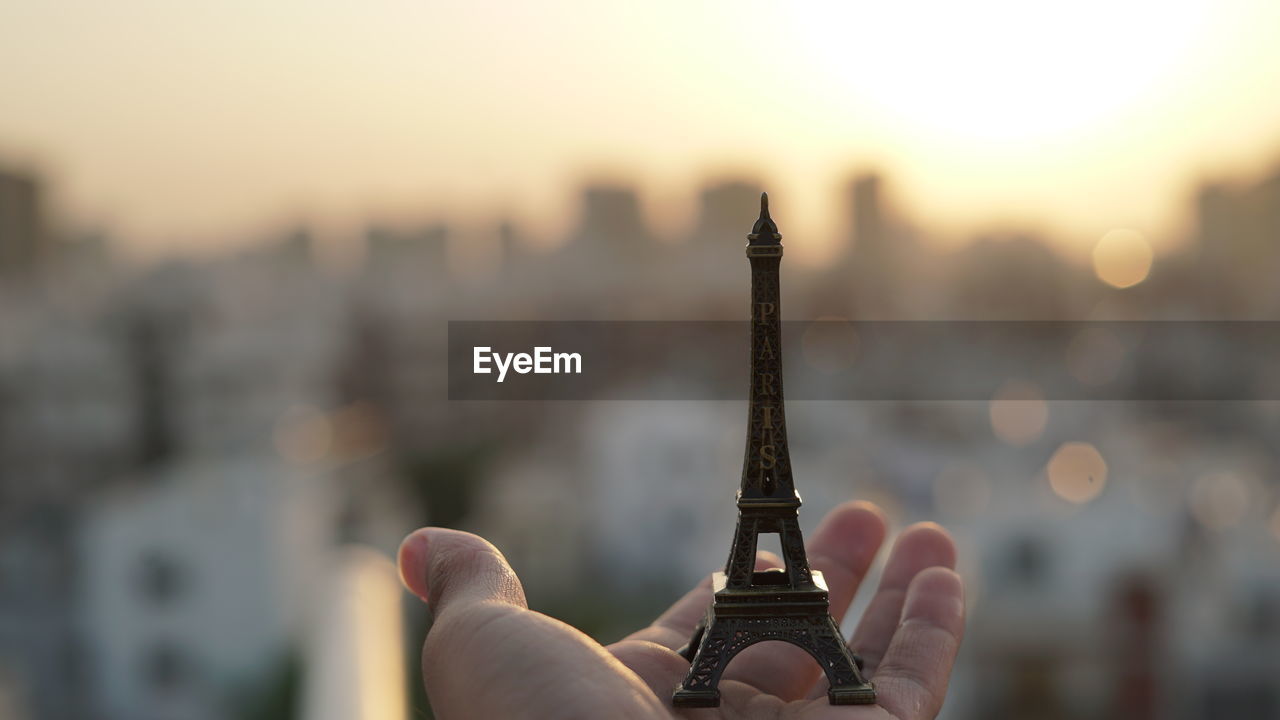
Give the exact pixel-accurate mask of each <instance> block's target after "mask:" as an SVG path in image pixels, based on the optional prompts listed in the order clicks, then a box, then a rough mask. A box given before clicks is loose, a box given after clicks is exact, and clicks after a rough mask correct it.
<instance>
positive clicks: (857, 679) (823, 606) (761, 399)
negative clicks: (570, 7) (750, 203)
mask: <svg viewBox="0 0 1280 720" xmlns="http://www.w3.org/2000/svg"><path fill="white" fill-rule="evenodd" d="M747 258H748V260H749V261H750V263H751V386H750V388H749V390H748V398H749V404H748V405H749V406H748V410H747V446H746V453H745V455H744V457H743V461H742V483H741V486H740V487H739V489H738V498H737V500H738V503H737V504H738V524H737V527H735V528H734V533H733V543H732V545H731V546H730V548H729V559H728V562H726V563H725V568H724V572H719V573H716V574H715V576H714V577H713V579H712V585H713V587H714V589H715V594H714V599H713V600H712V603H711V607H710V608H708V609H707V616H706V618H705V619H704V620H703V621H702V622H701V623H700V624H699V625H698V628H697V629H696V630H695V631H694V634H693V637H692V638H691V639H690V640H689V644H688V645H687V646H685V647H684V648H682V649H681V651H680V654H681V655H683V656H684V657H685V658H686V659H688V660H689V661H690V666H689V674H688V675H687V676H686V677H685V679H684V681H683V682H681V683H680V686H679V687H677V688H676V690H675V693H674V694H673V695H672V704H674V705H675V706H676V707H715V706H718V705H719V704H720V691H719V689H717V686H718V685H719V682H720V675H721V674H722V673H723V672H724V669H725V667H726V666H727V665H728V664H729V662H730V661H731V660H732V659H733V657H734V656H735V655H737V653H738V652H740V651H741V650H742V649H743V648H746V647H748V646H749V645H752V644H754V643H757V642H761V641H765V640H783V641H786V642H790V643H792V644H794V645H797V646H799V647H801V648H803V649H804V650H806V651H807V652H808V653H809V654H810V655H811V656H813V657H814V659H816V660H817V661H818V664H819V665H821V667H822V669H823V671H824V672H825V673H826V675H827V679H828V681H829V682H830V685H831V688H830V690H829V691H828V692H827V697H828V699H829V700H830V702H831V703H832V704H833V705H857V704H869V703H874V702H875V699H876V693H875V689H874V688H873V687H872V685H871V683H869V682H867V681H866V679H865V678H863V676H862V672H861V670H860V669H859V667H858V662H857V658H856V657H855V656H854V655H853V653H852V652H850V650H849V648H848V646H847V645H846V644H845V642H844V638H843V637H842V636H841V634H840V628H839V627H838V626H837V625H836V623H835V621H834V620H833V619H832V618H831V613H830V607H829V604H828V600H829V597H828V593H827V586H826V583H825V582H824V581H823V578H822V573H821V572H816V571H813V570H811V569H810V567H809V559H808V557H807V555H806V554H805V549H804V536H803V535H802V534H801V532H800V520H799V510H800V496H799V495H798V494H796V490H795V481H794V480H793V478H792V475H791V455H790V451H789V449H788V447H787V423H786V413H785V408H784V401H783V395H782V323H781V319H780V318H781V303H780V293H779V285H778V274H779V273H778V271H779V267H780V265H781V263H782V234H781V233H779V232H778V226H777V224H776V223H775V222H774V221H773V218H772V217H770V216H769V196H768V195H767V194H764V193H762V194H761V195H760V217H759V218H758V219H757V220H756V222H755V225H754V226H753V227H752V228H751V233H750V234H749V235H747ZM768 533H776V534H777V535H778V536H779V540H780V541H781V542H780V544H781V546H782V556H783V557H782V559H783V563H784V565H785V567H783V568H778V569H773V570H764V571H756V570H755V559H756V546H757V544H758V541H759V536H760V535H761V534H768Z"/></svg>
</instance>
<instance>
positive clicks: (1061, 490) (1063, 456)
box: [1046, 442, 1107, 505]
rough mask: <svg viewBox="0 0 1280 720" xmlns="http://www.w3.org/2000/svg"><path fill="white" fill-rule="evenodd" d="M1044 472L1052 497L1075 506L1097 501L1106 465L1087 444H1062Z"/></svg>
mask: <svg viewBox="0 0 1280 720" xmlns="http://www.w3.org/2000/svg"><path fill="white" fill-rule="evenodd" d="M1046 471H1047V474H1048V476H1049V486H1050V487H1051V488H1053V492H1054V494H1056V495H1057V496H1058V497H1060V498H1062V499H1063V500H1066V501H1068V502H1073V503H1076V504H1078V505H1079V504H1083V503H1087V502H1089V501H1090V500H1093V499H1094V498H1096V497H1098V495H1099V494H1100V493H1101V492H1102V490H1103V488H1105V487H1106V485H1107V463H1106V461H1105V460H1103V459H1102V454H1101V453H1099V452H1098V449H1097V448H1095V447H1094V446H1093V445H1090V444H1089V443H1084V442H1068V443H1063V444H1062V446H1061V447H1059V448H1058V450H1057V452H1055V453H1054V454H1053V457H1052V458H1050V459H1049V465H1048V467H1047V468H1046Z"/></svg>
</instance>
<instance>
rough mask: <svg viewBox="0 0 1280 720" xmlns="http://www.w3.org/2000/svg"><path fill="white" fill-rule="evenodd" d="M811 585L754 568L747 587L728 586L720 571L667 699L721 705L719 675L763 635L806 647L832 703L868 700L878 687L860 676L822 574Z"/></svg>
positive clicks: (687, 705) (695, 705)
mask: <svg viewBox="0 0 1280 720" xmlns="http://www.w3.org/2000/svg"><path fill="white" fill-rule="evenodd" d="M812 577H813V585H812V587H800V588H794V587H791V586H790V585H788V584H787V576H786V573H785V571H783V570H781V569H777V570H765V571H758V572H754V573H752V583H751V585H752V586H751V587H750V588H748V589H742V590H738V589H729V588H728V587H727V582H726V576H725V574H724V573H716V574H715V576H714V579H713V586H714V588H715V599H714V600H713V602H712V604H711V607H710V608H709V609H708V610H707V616H706V618H705V619H704V620H703V621H702V622H701V623H699V625H698V628H697V629H696V630H694V633H693V638H692V639H691V640H690V641H689V644H688V645H686V646H685V647H683V648H681V649H680V654H681V655H683V656H684V657H685V659H686V660H689V661H690V662H691V663H692V664H691V665H690V667H689V674H688V675H687V676H686V677H685V679H684V682H682V683H680V686H679V687H678V688H676V690H675V693H674V694H673V695H672V697H671V702H672V704H673V705H675V706H676V707H680V708H699V707H717V706H719V705H720V690H719V688H718V685H719V684H720V676H721V674H722V673H723V672H724V669H725V667H726V666H727V665H728V664H729V661H730V660H732V659H733V657H734V656H735V655H737V654H738V652H740V651H741V650H743V649H744V648H746V647H747V646H749V645H752V644H755V643H757V642H763V641H766V640H781V641H784V642H789V643H791V644H793V645H796V646H797V647H799V648H801V649H803V650H805V651H806V652H808V653H809V654H810V655H812V656H813V658H814V659H815V660H817V661H818V665H819V666H820V667H821V668H822V670H823V672H824V673H826V676H827V680H828V682H829V683H830V686H831V689H830V690H828V691H827V698H828V699H829V701H830V702H831V704H832V705H870V704H873V703H875V701H876V691H875V688H874V687H873V686H872V684H871V683H869V682H867V681H866V680H865V679H863V677H862V672H861V668H860V664H861V663H859V662H858V661H857V660H856V656H855V655H854V654H853V653H852V652H850V651H849V648H848V647H847V646H846V645H845V644H844V638H843V637H842V636H841V635H840V629H839V627H837V626H836V623H835V620H833V619H832V617H831V615H830V612H829V610H828V604H827V599H828V598H827V586H826V583H825V582H824V581H823V578H822V573H820V572H817V571H814V572H813V573H812Z"/></svg>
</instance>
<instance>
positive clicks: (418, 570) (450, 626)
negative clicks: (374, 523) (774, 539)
mask: <svg viewBox="0 0 1280 720" xmlns="http://www.w3.org/2000/svg"><path fill="white" fill-rule="evenodd" d="M885 533H886V525H885V520H884V516H883V514H882V513H881V512H880V510H879V509H878V508H876V507H875V506H874V505H870V504H868V503H848V504H845V505H842V506H840V507H839V508H837V509H835V510H834V511H832V512H831V513H830V514H829V515H828V516H827V517H826V518H825V519H824V520H823V522H822V524H821V525H820V526H819V528H818V530H817V531H816V532H815V533H814V534H813V536H812V537H811V538H810V542H809V547H808V556H809V560H810V564H811V565H812V566H813V568H814V569H815V570H820V571H822V572H823V573H824V574H825V576H826V580H827V584H828V586H829V588H830V591H831V614H832V615H833V616H834V617H835V618H836V620H837V621H840V620H841V619H842V617H843V615H844V613H845V611H846V610H847V609H848V607H849V603H850V601H851V600H852V598H853V595H854V593H855V592H856V591H857V589H858V585H859V584H860V583H861V581H862V578H863V577H864V576H865V575H866V573H867V569H868V568H869V567H870V566H871V563H872V560H873V559H874V558H875V555H876V552H877V551H878V550H879V548H880V545H881V543H883V541H884V537H885ZM955 556H956V552H955V545H954V544H953V543H952V541H951V538H950V537H949V536H948V535H947V534H946V532H945V531H943V530H942V529H941V528H940V527H938V526H936V525H933V524H930V523H923V524H919V525H913V526H911V527H909V528H907V529H906V530H905V531H903V533H902V534H901V535H900V536H899V537H898V540H897V542H896V543H895V544H894V547H893V550H892V551H891V552H890V554H889V559H888V561H887V564H886V565H885V569H884V573H883V575H882V577H881V580H880V585H879V587H878V588H877V589H876V593H875V596H874V597H873V598H872V600H871V603H870V605H869V606H868V608H867V612H866V614H865V615H864V616H863V618H862V620H861V622H860V623H859V624H858V627H857V629H856V630H855V631H854V633H853V636H852V637H851V639H850V642H849V644H850V646H851V647H852V648H853V650H854V652H857V653H858V654H859V655H861V656H862V658H863V660H864V662H865V671H866V674H867V675H868V676H870V678H871V680H872V681H873V682H874V683H875V685H876V691H877V699H878V703H877V704H876V705H864V706H849V705H846V706H833V705H830V704H828V702H827V696H826V685H825V682H826V681H825V680H823V679H822V678H821V677H820V675H821V673H820V671H819V668H818V666H817V664H816V663H814V662H813V660H812V658H810V657H809V655H808V654H807V653H805V652H804V651H803V650H801V649H800V648H797V647H794V646H792V645H788V644H785V643H777V642H768V643H760V644H757V645H753V646H751V647H749V648H746V649H745V650H743V651H742V652H741V653H739V654H738V656H737V657H736V658H735V659H734V660H733V662H732V663H731V664H730V665H729V667H728V668H727V669H726V670H725V673H724V676H723V678H722V680H721V682H720V692H721V703H720V707H718V708H705V709H675V708H672V706H671V692H672V690H674V689H675V687H676V685H677V684H679V682H680V680H681V679H682V678H683V677H684V675H685V673H687V672H688V670H689V663H688V661H686V660H685V659H684V658H682V657H681V656H680V655H678V654H677V653H676V649H677V648H679V647H680V646H681V645H683V644H684V643H686V642H687V641H688V640H689V636H690V634H691V633H692V632H693V628H694V626H695V625H696V624H697V622H698V620H700V619H701V618H702V616H703V613H705V612H706V609H707V606H708V605H709V604H710V602H711V585H710V580H709V579H708V580H706V581H704V582H703V583H701V584H700V585H699V586H698V587H696V588H694V589H693V590H691V591H690V592H689V593H688V594H687V595H685V596H684V597H683V598H681V599H680V600H679V601H677V602H676V603H675V604H674V605H672V606H671V608H670V609H668V610H667V611H666V612H665V613H663V614H662V615H661V616H660V617H659V618H658V619H657V620H655V621H654V622H653V624H652V625H650V626H648V627H646V628H644V629H643V630H640V631H638V632H635V633H633V634H632V635H630V636H628V637H627V638H625V639H623V640H621V641H619V642H616V643H613V644H612V645H608V646H603V645H600V644H599V643H597V642H596V641H595V640H592V639H591V638H590V637H588V636H587V635H585V634H584V633H582V632H581V631H579V630H577V629H576V628H573V627H571V626H569V625H566V624H565V623H563V622H560V621H559V620H555V619H553V618H550V617H547V616H546V615H543V614H541V613H537V612H534V611H532V610H529V609H528V608H527V607H526V605H525V598H524V590H523V589H522V588H521V586H520V581H519V579H518V578H516V575H515V573H514V572H513V571H512V570H511V567H510V566H509V565H508V564H507V562H506V560H505V559H503V557H502V555H501V553H499V552H498V550H497V549H496V548H494V547H493V545H491V544H489V543H488V542H486V541H484V540H483V539H481V538H479V537H476V536H475V535H471V534H468V533H464V532H459V531H456V530H446V529H441V528H424V529H421V530H418V531H416V532H414V533H412V534H411V535H409V537H408V538H406V539H405V541H404V543H403V544H402V545H401V548H400V572H401V576H402V577H403V579H404V582H405V585H406V586H407V587H408V588H409V590H411V591H412V592H413V593H415V594H416V595H418V596H420V597H421V598H423V599H424V600H426V601H427V602H428V603H429V605H430V606H431V609H432V611H433V613H434V622H433V623H432V626H431V630H430V631H429V632H428V633H427V638H426V641H425V643H424V645H423V648H422V668H423V681H424V682H425V683H426V688H427V694H428V696H429V697H430V698H431V706H432V709H433V710H434V712H435V714H436V716H437V717H438V718H440V719H441V720H457V719H459V718H464V719H469V718H483V719H485V720H488V719H489V718H494V719H502V720H505V719H507V718H513V719H514V718H537V719H542V718H547V719H550V720H569V719H571V718H584V719H589V720H601V719H610V720H611V719H613V718H619V719H621V718H645V719H650V718H672V717H678V718H691V719H701V718H707V719H708V720H710V719H711V718H726V719H732V720H741V719H750V718H768V720H783V719H795V720H837V719H842V720H892V719H893V718H900V719H901V720H928V719H929V718H933V717H934V716H936V715H937V714H938V710H939V709H940V707H941V705H942V700H943V697H944V696H945V695H946V687H947V680H948V678H949V677H950V674H951V665H952V663H953V662H954V661H955V655H956V651H957V650H958V649H959V644H960V637H961V634H962V632H963V626H964V600H963V591H962V589H961V584H960V578H959V576H958V575H956V573H955V572H954V570H953V568H954V566H955ZM758 564H759V566H760V567H761V568H767V567H778V566H780V564H781V561H780V560H779V558H777V557H776V556H773V555H771V554H767V553H762V554H761V557H760V558H759V560H758Z"/></svg>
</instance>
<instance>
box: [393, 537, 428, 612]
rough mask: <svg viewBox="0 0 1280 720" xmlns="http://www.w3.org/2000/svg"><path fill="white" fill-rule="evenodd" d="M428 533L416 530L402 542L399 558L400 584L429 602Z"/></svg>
mask: <svg viewBox="0 0 1280 720" xmlns="http://www.w3.org/2000/svg"><path fill="white" fill-rule="evenodd" d="M427 545H428V541H427V531H426V530H425V529H421V530H414V531H413V532H411V533H409V535H408V536H406V537H405V539H404V540H403V541H401V542H400V551H399V552H398V553H397V558H398V561H399V563H398V564H399V566H400V582H401V584H403V585H404V587H405V589H406V590H408V591H409V592H411V593H413V594H414V595H417V596H418V597H419V598H421V599H422V601H423V602H426V601H427Z"/></svg>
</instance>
